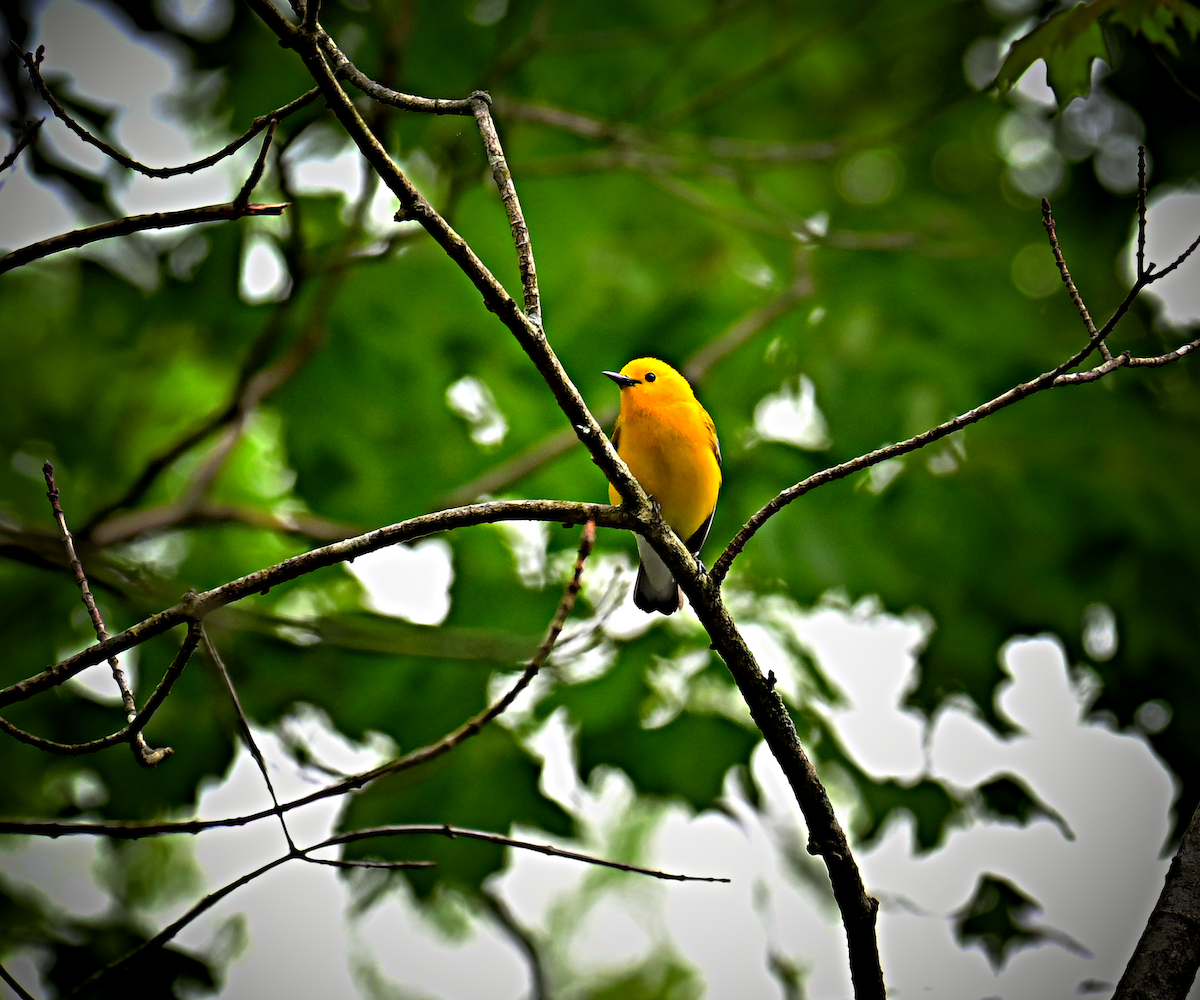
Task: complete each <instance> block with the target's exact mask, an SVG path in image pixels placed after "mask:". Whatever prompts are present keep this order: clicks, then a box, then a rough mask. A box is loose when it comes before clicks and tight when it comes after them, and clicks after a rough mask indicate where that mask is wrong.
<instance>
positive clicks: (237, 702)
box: [200, 0, 312, 854]
mask: <svg viewBox="0 0 1200 1000" xmlns="http://www.w3.org/2000/svg"><path fill="white" fill-rule="evenodd" d="M310 2H312V0H310ZM200 637H201V639H202V641H203V642H204V652H205V653H207V654H208V658H209V659H210V660H211V661H212V664H213V666H214V667H216V668H217V673H218V674H220V676H221V682H222V684H224V686H225V691H226V692H227V693H228V695H229V700H230V701H231V702H232V703H233V710H234V711H235V712H236V713H237V720H238V728H239V729H240V730H241V733H242V739H243V740H244V741H245V743H246V749H247V750H249V751H250V756H251V757H253V758H254V763H255V764H257V765H258V770H259V772H260V773H261V774H262V776H263V781H264V782H265V783H266V786H267V791H268V792H269V793H270V795H271V802H272V803H273V804H274V806H275V808H274V810H272V811H273V812H274V813H275V815H276V816H278V817H279V825H280V826H281V827H282V828H283V837H284V840H286V841H287V845H288V851H289V852H291V853H292V854H295V853H296V844H295V842H294V841H293V840H292V834H291V831H289V830H288V825H287V820H285V819H284V818H283V810H282V809H280V808H279V796H277V795H276V794H275V784H274V782H272V781H271V775H270V772H269V771H268V770H267V762H266V760H265V759H264V758H263V755H262V751H261V750H260V749H259V748H258V741H257V740H255V738H254V733H252V732H251V731H250V720H249V719H247V718H246V712H245V710H244V709H243V708H242V700H241V699H240V698H239V697H238V695H237V689H236V688H235V687H234V686H233V681H232V680H230V679H229V671H228V670H226V669H225V661H224V660H222V659H221V654H220V653H218V652H217V647H216V646H214V645H213V642H212V639H210V638H209V635H208V632H207V631H206V630H205V628H204V626H203V625H201V626H200Z"/></svg>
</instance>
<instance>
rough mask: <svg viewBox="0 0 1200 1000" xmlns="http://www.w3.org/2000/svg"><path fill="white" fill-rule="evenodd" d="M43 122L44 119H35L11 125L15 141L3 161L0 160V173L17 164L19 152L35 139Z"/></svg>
mask: <svg viewBox="0 0 1200 1000" xmlns="http://www.w3.org/2000/svg"><path fill="white" fill-rule="evenodd" d="M45 120H46V119H45V118H36V119H34V120H33V121H27V122H14V123H13V131H14V132H16V139H15V141H14V142H13V148H12V149H10V150H9V151H8V155H7V156H6V157H4V159H3V160H0V173H3V172H4V171H5V170H7V169H8V168H9V167H11V166H12V165H13V164H14V163H16V162H17V157H18V156H20V155H21V150H23V149H24V148H25V147H26V146H28V145H29V144H30V143H31V142H33V140H34V139H36V138H37V134H38V129H40V128H41V127H42V122H44V121H45Z"/></svg>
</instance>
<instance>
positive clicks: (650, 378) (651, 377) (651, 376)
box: [646, 372, 658, 382]
mask: <svg viewBox="0 0 1200 1000" xmlns="http://www.w3.org/2000/svg"><path fill="white" fill-rule="evenodd" d="M657 377H658V376H657V375H655V374H654V372H646V381H647V382H653V381H654V380H655V379H656V378H657Z"/></svg>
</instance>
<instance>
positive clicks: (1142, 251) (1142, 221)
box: [1137, 146, 1146, 281]
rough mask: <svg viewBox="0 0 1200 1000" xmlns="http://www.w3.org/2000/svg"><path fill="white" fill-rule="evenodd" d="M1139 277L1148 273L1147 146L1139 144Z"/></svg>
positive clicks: (1139, 278)
mask: <svg viewBox="0 0 1200 1000" xmlns="http://www.w3.org/2000/svg"><path fill="white" fill-rule="evenodd" d="M1137 196H1138V197H1137V218H1138V235H1137V277H1138V280H1139V281H1140V280H1141V279H1142V277H1143V276H1144V275H1145V274H1146V147H1145V146H1138V185H1137Z"/></svg>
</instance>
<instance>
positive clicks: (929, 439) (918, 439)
mask: <svg viewBox="0 0 1200 1000" xmlns="http://www.w3.org/2000/svg"><path fill="white" fill-rule="evenodd" d="M1043 213H1044V216H1045V218H1046V219H1047V220H1048V221H1047V232H1048V233H1050V234H1053V231H1054V221H1053V218H1052V216H1050V212H1049V205H1048V204H1047V205H1045V206H1044V208H1043ZM1052 245H1053V246H1055V247H1057V241H1053V243H1052ZM1198 246H1200V236H1198V237H1197V238H1196V240H1195V242H1193V243H1192V245H1191V246H1189V247H1188V248H1187V249H1186V250H1185V251H1184V252H1183V253H1182V254H1180V255H1179V256H1178V257H1177V258H1176V259H1175V261H1174V263H1172V264H1171V265H1170V267H1168V268H1164V269H1163V270H1162V271H1160V272H1155V271H1154V265H1153V264H1148V265H1147V266H1146V269H1145V271H1144V272H1143V274H1142V276H1141V277H1140V278H1138V279H1137V281H1135V282H1134V285H1133V287H1132V288H1131V289H1130V290H1129V292H1128V293H1127V294H1126V296H1125V298H1124V299H1123V300H1122V301H1121V303H1120V304H1119V305H1118V306H1117V308H1116V309H1115V310H1113V314H1112V315H1111V316H1110V317H1109V319H1108V322H1107V323H1105V324H1104V326H1103V327H1101V328H1100V329H1099V330H1097V329H1095V326H1094V325H1092V324H1091V320H1090V317H1088V316H1087V314H1086V309H1084V310H1082V312H1081V315H1083V316H1085V318H1086V322H1088V323H1089V324H1090V326H1089V329H1090V330H1091V331H1092V334H1091V336H1090V337H1089V338H1088V342H1087V343H1086V344H1085V345H1084V346H1083V347H1082V348H1081V349H1080V350H1079V351H1078V352H1076V353H1075V354H1073V355H1072V356H1071V357H1069V358H1068V359H1067V360H1066V361H1064V362H1063V363H1062V364H1060V365H1059V366H1058V367H1057V368H1053V369H1051V370H1050V371H1047V372H1043V373H1042V374H1041V375H1039V376H1037V378H1034V379H1030V380H1029V381H1028V382H1022V383H1021V384H1019V385H1016V386H1013V388H1011V389H1009V390H1008V391H1007V392H1004V393H1001V394H1000V395H999V396H996V397H995V398H994V399H991V400H989V401H988V402H986V403H983V404H982V405H980V406H977V407H975V408H974V409H972V410H968V411H967V412H966V413H962V414H960V415H959V416H957V417H955V418H954V419H952V420H947V421H946V422H945V423H943V424H939V425H938V426H937V427H933V428H930V429H929V430H927V431H924V432H923V433H921V434H917V435H915V436H913V437H911V438H908V439H907V440H905V441H900V442H897V443H896V444H891V445H888V446H886V447H884V448H877V449H876V450H875V451H872V452H869V453H867V454H865V455H860V456H859V457H858V458H853V459H850V460H849V461H847V462H842V463H841V464H840V465H835V466H831V467H830V468H828V469H823V470H822V471H821V472H818V473H815V474H814V475H811V476H809V477H808V478H807V479H805V480H802V481H801V482H799V483H796V485H794V486H790V487H788V488H787V489H786V490H784V491H782V492H781V493H779V494H778V495H776V496H775V497H773V498H772V499H771V501H770V502H769V503H767V504H766V505H765V506H763V507H762V508H761V509H759V510H758V511H756V512H755V514H754V515H753V516H752V517H751V518H750V520H748V521H747V522H746V523H745V524H744V525H743V526H742V528H741V530H739V531H738V533H737V534H736V535H734V537H733V538H732V540H731V541H730V542H729V544H728V545H727V546H726V547H725V551H724V552H722V553H721V555H720V556H719V557H718V558H717V561H716V562H715V563H714V564H713V569H712V573H711V574H710V576H711V578H712V579H713V581H715V582H716V583H717V584H720V582H721V581H722V580H724V578H725V575H726V574H727V573H728V572H729V567H730V566H731V565H732V563H733V560H734V559H736V558H737V556H738V553H740V552H741V551H742V549H743V548H745V546H746V543H747V542H748V541H749V540H750V539H751V538H752V537H754V535H755V533H756V532H757V531H758V530H759V529H760V528H761V527H762V526H763V525H764V524H765V523H766V522H767V521H768V520H769V519H770V518H772V517H774V516H775V514H777V513H779V511H781V510H782V509H783V508H784V507H786V506H787V505H788V504H790V503H791V502H792V501H794V500H797V499H798V498H800V497H802V496H803V495H804V494H805V493H808V492H810V491H812V490H814V489H816V488H817V487H818V486H824V485H825V484H826V483H829V482H833V481H834V480H837V479H844V478H845V477H846V476H849V475H852V474H853V473H855V472H860V471H861V470H863V469H868V468H870V467H871V466H873V465H878V464H879V463H880V462H883V461H886V460H887V459H889V458H897V457H899V456H900V455H906V454H908V453H909V452H911V451H916V450H917V449H919V448H924V447H925V446H926V445H927V444H932V443H933V442H934V441H939V440H941V439H942V438H944V437H946V436H948V435H950V434H953V433H954V432H955V431H958V430H961V429H962V428H964V427H966V426H968V425H970V424H973V423H975V422H977V421H979V420H982V419H983V418H984V417H987V416H990V415H991V414H993V413H995V412H996V411H997V410H1002V409H1004V407H1006V406H1011V405H1012V404H1013V403H1015V402H1017V401H1018V400H1021V399H1024V398H1025V397H1026V396H1031V395H1033V394H1034V393H1037V392H1042V391H1044V390H1046V389H1051V388H1055V387H1057V386H1064V385H1075V384H1078V383H1081V382H1094V381H1095V380H1096V379H1099V378H1102V377H1103V376H1105V375H1107V374H1109V373H1110V372H1113V371H1115V370H1116V369H1118V368H1122V367H1126V366H1128V367H1162V366H1163V365H1168V364H1172V363H1173V362H1175V361H1179V360H1180V359H1182V358H1184V357H1187V356H1188V355H1189V354H1191V353H1192V352H1193V351H1194V350H1195V349H1196V345H1195V344H1194V343H1193V344H1185V345H1183V346H1182V347H1180V348H1178V349H1176V350H1175V351H1171V352H1169V353H1167V354H1164V355H1161V356H1159V357H1157V358H1136V359H1135V358H1130V357H1129V356H1128V355H1127V354H1122V355H1119V356H1116V357H1112V356H1111V355H1110V356H1109V357H1108V358H1107V359H1106V360H1105V361H1104V363H1103V364H1101V365H1099V366H1097V367H1096V368H1094V369H1092V370H1091V371H1089V372H1078V373H1075V374H1068V373H1069V372H1070V371H1071V369H1072V368H1075V367H1077V366H1078V365H1079V364H1080V363H1082V362H1083V361H1084V360H1085V359H1086V358H1087V357H1088V355H1090V354H1091V353H1092V351H1094V350H1096V349H1097V348H1098V346H1099V345H1100V344H1102V343H1103V342H1104V341H1105V339H1106V338H1107V337H1108V336H1109V334H1111V333H1112V331H1113V330H1114V329H1115V327H1116V325H1117V323H1118V322H1120V320H1121V319H1122V318H1123V317H1124V316H1125V314H1126V313H1127V312H1128V311H1129V307H1130V306H1131V305H1132V304H1133V302H1134V300H1135V299H1136V298H1137V297H1138V294H1139V293H1140V292H1141V291H1142V289H1143V288H1145V287H1146V286H1147V285H1149V284H1152V283H1153V282H1155V281H1157V280H1159V279H1160V278H1162V277H1163V276H1164V275H1166V274H1168V273H1169V272H1170V271H1173V270H1174V269H1175V268H1177V267H1178V266H1179V265H1180V264H1182V263H1183V262H1184V261H1185V260H1186V259H1187V258H1188V257H1189V256H1190V255H1191V254H1192V253H1193V252H1194V251H1195V250H1196V248H1197V247H1198ZM1056 257H1061V253H1059V254H1056ZM1062 270H1063V271H1064V274H1065V273H1066V269H1065V264H1064V265H1063V268H1062ZM1064 280H1065V279H1064ZM1076 294H1078V293H1076ZM1080 306H1082V300H1080Z"/></svg>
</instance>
